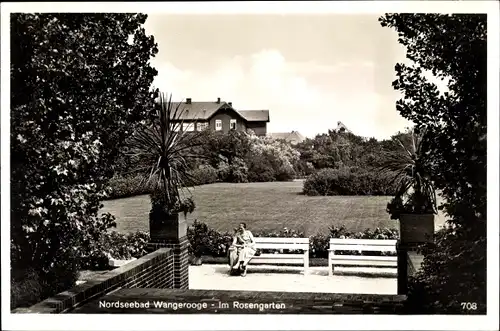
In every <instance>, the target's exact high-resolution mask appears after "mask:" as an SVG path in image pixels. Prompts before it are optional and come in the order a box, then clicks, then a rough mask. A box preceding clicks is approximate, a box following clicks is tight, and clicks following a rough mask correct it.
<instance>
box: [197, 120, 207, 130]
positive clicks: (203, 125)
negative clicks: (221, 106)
mask: <svg viewBox="0 0 500 331" xmlns="http://www.w3.org/2000/svg"><path fill="white" fill-rule="evenodd" d="M207 128H208V123H207V122H200V123H198V131H203V130H206V129H207Z"/></svg>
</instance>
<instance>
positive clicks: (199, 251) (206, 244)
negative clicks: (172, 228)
mask: <svg viewBox="0 0 500 331" xmlns="http://www.w3.org/2000/svg"><path fill="white" fill-rule="evenodd" d="M187 237H188V240H189V244H190V246H189V253H190V254H191V255H193V256H195V257H201V256H202V255H212V256H226V254H227V248H228V247H229V245H230V244H231V242H232V236H231V235H230V234H227V233H224V234H221V233H219V232H218V231H215V230H213V229H210V228H209V227H208V226H207V225H206V224H205V223H202V222H199V221H197V220H195V221H194V223H193V225H192V226H190V227H189V228H188V231H187Z"/></svg>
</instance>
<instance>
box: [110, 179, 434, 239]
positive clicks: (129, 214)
mask: <svg viewBox="0 0 500 331" xmlns="http://www.w3.org/2000/svg"><path fill="white" fill-rule="evenodd" d="M301 191H302V181H294V182H273V183H246V184H228V183H217V184H210V185H203V186H199V187H196V188H195V189H193V190H192V193H193V196H194V200H195V203H196V210H195V212H194V213H193V214H191V215H189V216H188V218H189V220H190V222H193V221H194V220H195V219H198V220H200V221H202V222H204V223H207V224H208V225H209V226H211V227H213V228H215V229H217V230H222V231H230V230H232V229H233V228H235V227H236V226H237V225H238V224H239V223H240V222H245V223H247V225H248V228H249V229H250V230H254V231H255V230H279V229H282V228H284V227H287V228H289V229H296V230H301V231H304V232H305V233H306V235H313V234H316V233H318V232H320V231H321V232H326V231H327V230H328V227H329V226H331V225H337V226H340V225H345V226H346V228H347V229H349V230H353V231H361V230H364V229H366V228H372V229H373V228H376V227H395V228H397V227H398V222H397V221H394V220H391V219H390V218H389V215H388V214H387V212H386V211H385V208H386V205H387V202H388V201H389V199H390V197H386V196H382V197H375V196H366V197H365V196H332V197H310V196H305V195H302V194H301ZM149 209H150V201H149V196H147V195H142V196H136V197H131V198H125V199H117V200H110V201H105V202H104V207H103V208H102V210H101V212H110V213H112V214H113V215H115V216H116V218H117V231H120V232H133V231H137V230H142V231H148V230H149V225H148V213H149ZM436 223H437V225H440V224H442V215H441V216H440V217H437V218H436Z"/></svg>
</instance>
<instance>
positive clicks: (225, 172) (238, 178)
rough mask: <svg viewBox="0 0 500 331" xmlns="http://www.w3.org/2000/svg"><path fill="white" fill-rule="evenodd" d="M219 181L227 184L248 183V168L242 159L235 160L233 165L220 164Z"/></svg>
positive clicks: (218, 170)
mask: <svg viewBox="0 0 500 331" xmlns="http://www.w3.org/2000/svg"><path fill="white" fill-rule="evenodd" d="M217 177H218V179H219V181H221V182H226V183H247V182H248V167H247V165H246V164H245V162H244V161H243V160H242V159H239V158H234V159H233V162H232V163H231V164H229V163H227V162H220V163H219V167H218V168H217Z"/></svg>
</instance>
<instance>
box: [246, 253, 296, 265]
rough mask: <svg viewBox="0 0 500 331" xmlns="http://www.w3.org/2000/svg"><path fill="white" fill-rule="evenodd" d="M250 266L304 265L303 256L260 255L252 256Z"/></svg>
mask: <svg viewBox="0 0 500 331" xmlns="http://www.w3.org/2000/svg"><path fill="white" fill-rule="evenodd" d="M250 264H299V265H304V254H261V255H260V256H254V257H253V258H252V259H251V260H250Z"/></svg>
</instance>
